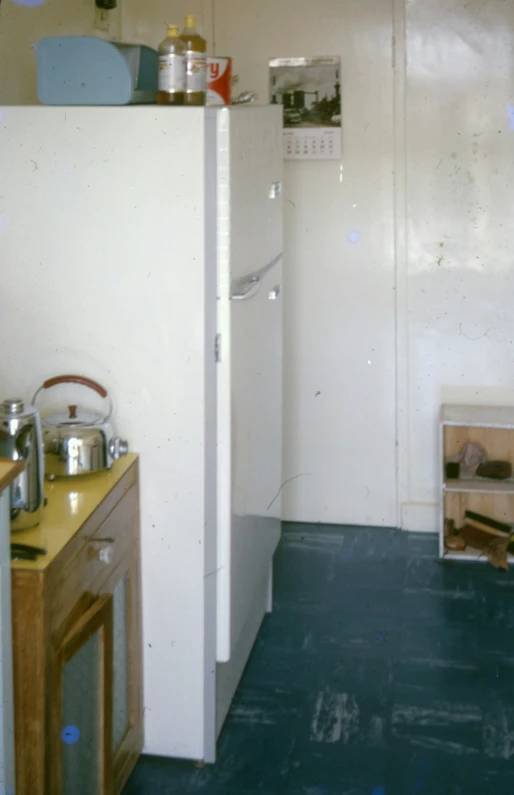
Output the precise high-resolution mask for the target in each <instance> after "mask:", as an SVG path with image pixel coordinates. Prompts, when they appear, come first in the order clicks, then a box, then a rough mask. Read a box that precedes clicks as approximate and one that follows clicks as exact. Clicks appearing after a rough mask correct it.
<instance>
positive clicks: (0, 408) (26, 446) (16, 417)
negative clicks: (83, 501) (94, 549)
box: [0, 398, 44, 530]
mask: <svg viewBox="0 0 514 795" xmlns="http://www.w3.org/2000/svg"><path fill="white" fill-rule="evenodd" d="M0 457H1V458H10V459H11V461H21V460H22V461H24V462H25V469H24V470H23V472H21V473H20V474H19V475H18V477H17V478H16V479H15V480H13V482H12V483H11V486H10V491H11V530H27V529H28V528H29V527H35V526H36V525H38V524H39V522H40V521H41V511H42V507H43V501H44V495H43V478H44V459H43V443H42V434H41V421H40V418H39V413H38V411H37V409H36V408H35V407H34V406H29V405H25V403H24V402H23V400H21V399H20V398H11V399H9V400H4V402H3V403H2V404H0Z"/></svg>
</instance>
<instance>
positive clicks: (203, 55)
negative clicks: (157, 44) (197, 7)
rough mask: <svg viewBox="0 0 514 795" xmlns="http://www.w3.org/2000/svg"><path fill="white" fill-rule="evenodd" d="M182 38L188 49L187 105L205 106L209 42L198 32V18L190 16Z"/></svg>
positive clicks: (186, 20) (187, 17)
mask: <svg viewBox="0 0 514 795" xmlns="http://www.w3.org/2000/svg"><path fill="white" fill-rule="evenodd" d="M180 38H181V40H182V42H183V43H184V45H185V48H186V98H185V104H186V105H205V96H206V93H207V42H206V41H205V39H204V38H202V37H201V36H200V34H199V33H198V32H197V30H196V17H195V15H194V14H188V15H187V16H186V18H185V23H184V30H183V31H182V33H181V34H180Z"/></svg>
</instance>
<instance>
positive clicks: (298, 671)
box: [125, 525, 514, 795]
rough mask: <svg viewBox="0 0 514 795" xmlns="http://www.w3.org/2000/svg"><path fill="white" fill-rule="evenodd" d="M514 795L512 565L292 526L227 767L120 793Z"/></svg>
mask: <svg viewBox="0 0 514 795" xmlns="http://www.w3.org/2000/svg"><path fill="white" fill-rule="evenodd" d="M284 792H285V793H289V795H300V794H301V795H475V794H476V795H489V793H491V795H493V794H494V795H514V572H513V571H512V570H511V571H510V572H508V573H507V572H502V571H497V570H496V569H493V568H492V567H491V566H490V565H489V564H485V563H475V564H464V563H453V564H452V563H445V564H441V563H439V562H438V561H437V538H436V536H435V535H420V534H411V533H402V532H399V531H394V530H384V529H367V528H334V527H326V526H307V525H286V526H285V527H284V535H283V539H282V542H281V545H280V547H279V550H278V552H277V555H276V561H275V602H274V612H273V614H272V615H270V616H267V617H266V619H265V621H264V624H263V626H262V628H261V631H260V634H259V636H258V638H257V642H256V644H255V647H254V650H253V652H252V655H251V658H250V660H249V662H248V666H247V668H246V671H245V673H244V675H243V679H242V681H241V685H240V687H239V690H238V692H237V694H236V697H235V699H234V703H233V706H232V710H231V712H230V715H229V717H228V719H227V723H226V725H225V728H224V730H223V732H222V735H221V738H220V742H219V751H218V762H217V764H216V765H215V766H206V767H196V766H195V765H193V764H192V763H185V762H174V761H171V760H166V759H159V758H155V757H142V758H141V760H140V761H139V763H138V765H137V767H136V769H135V771H134V773H133V775H132V777H131V779H130V781H129V783H128V785H127V787H126V789H125V795H167V794H168V793H176V795H189V793H208V794H209V795H256V794H257V793H266V794H267V795H277V794H278V793H284Z"/></svg>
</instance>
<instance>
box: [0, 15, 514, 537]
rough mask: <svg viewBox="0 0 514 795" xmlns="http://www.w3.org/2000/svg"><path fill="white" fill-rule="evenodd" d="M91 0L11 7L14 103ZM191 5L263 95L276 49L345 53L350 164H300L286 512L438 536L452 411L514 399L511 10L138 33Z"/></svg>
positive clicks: (270, 18)
mask: <svg viewBox="0 0 514 795" xmlns="http://www.w3.org/2000/svg"><path fill="white" fill-rule="evenodd" d="M91 3H92V0H91ZM90 7H91V6H90V4H89V0H75V3H72V4H71V6H70V5H69V4H68V3H67V2H65V0H46V3H44V4H43V6H41V7H40V8H37V9H27V8H20V7H18V6H17V5H16V4H15V3H13V2H12V1H11V2H8V3H6V2H4V3H2V5H1V6H0V9H1V10H0V75H1V77H0V80H1V82H0V102H4V103H6V102H7V103H8V102H13V101H20V102H30V101H33V100H34V96H35V94H34V87H33V86H34V71H33V64H32V59H33V52H32V51H31V50H30V42H32V41H33V40H35V39H37V38H39V37H40V36H41V35H49V34H50V33H57V32H63V33H73V32H78V28H80V27H81V26H86V25H87V24H89V23H87V19H90V14H89V10H90ZM405 8H406V11H405ZM189 10H192V11H196V13H197V14H198V16H199V20H200V23H201V25H202V28H203V30H204V33H205V35H206V36H207V38H208V39H209V41H210V43H211V48H212V46H214V47H215V50H216V52H218V53H219V54H227V53H230V54H232V55H233V56H234V58H235V62H234V66H235V71H236V72H237V74H238V75H239V77H240V87H241V88H255V89H256V90H258V92H259V94H260V97H261V99H262V100H264V99H265V98H266V97H267V59H268V57H269V56H280V55H284V56H285V55H294V54H300V55H304V54H305V55H309V54H323V53H326V54H337V53H339V54H340V55H341V57H342V63H343V69H342V82H343V102H344V109H343V119H344V128H343V163H342V165H343V169H342V172H341V170H340V166H339V164H338V163H330V162H326V163H287V164H286V169H285V195H286V199H287V201H286V229H285V255H286V260H285V292H284V295H285V316H286V328H285V332H286V357H285V358H286V374H285V375H286V406H287V412H286V418H285V427H286V439H285V470H284V480H286V479H288V478H292V477H295V476H296V475H300V477H298V478H297V479H296V480H292V481H291V482H289V483H288V484H287V485H286V486H285V487H284V491H283V497H284V510H285V517H286V518H289V519H298V520H309V521H324V522H355V523H374V524H394V523H396V522H397V521H398V522H399V523H401V524H402V525H403V526H405V527H409V528H413V529H433V528H434V527H435V522H436V514H435V503H436V500H437V481H438V477H437V450H436V445H437V442H436V439H437V435H436V424H437V414H438V408H439V404H440V403H441V401H442V400H456V401H480V402H509V403H510V402H512V400H513V399H514V379H513V373H512V371H511V368H512V365H511V363H510V358H509V353H510V346H511V339H514V333H513V332H514V321H513V320H512V318H511V314H510V313H509V312H508V307H507V302H509V299H510V290H509V285H510V271H509V255H510V251H509V246H510V245H511V243H512V240H511V235H512V233H511V232H510V230H509V223H508V214H509V210H510V204H511V201H510V197H511V185H512V169H513V165H512V158H511V154H510V135H511V134H512V130H511V129H510V124H512V122H510V121H509V117H508V106H509V105H514V89H513V80H514V69H513V63H512V51H513V50H512V44H513V35H514V34H513V33H512V31H513V30H514V4H513V3H508V2H505V0H487V1H486V0H430V2H428V0H425V2H421V1H419V2H416V3H413V2H408V3H405V0H394V2H393V3H391V0H360V1H359V0H319V2H317V3H315V4H314V3H311V2H307V0H258V1H257V0H256V2H253V3H248V2H247V0H214V2H213V1H212V0H191V2H188V1H187V0H175V2H170V0H151V1H150V0H149V2H148V3H146V4H145V5H144V6H143V5H142V4H141V3H139V2H136V0H120V24H121V26H122V27H121V35H122V38H124V39H125V40H133V41H141V42H144V43H148V44H153V45H155V44H156V43H157V42H158V41H159V40H160V38H161V37H162V35H163V28H164V23H165V22H166V21H168V20H171V21H173V19H174V20H175V21H177V22H180V21H181V18H182V15H183V14H184V13H185V12H186V11H189ZM405 23H406V33H405V38H404V35H403V26H404V24H405ZM29 24H31V25H32V32H31V33H30V35H29V33H28V31H29V29H30V28H29ZM84 32H88V31H87V30H85V29H84ZM393 33H394V35H395V38H396V42H395V47H393V42H392V39H393ZM114 35H115V34H114ZM6 53H7V54H8V58H9V60H8V65H10V68H9V69H8V70H7V71H6V70H5V68H3V64H4V63H5V62H6V60H5V59H6V58H7V55H6ZM393 61H394V62H395V68H393ZM406 64H407V66H406ZM500 130H501V132H499V131H500ZM393 172H394V173H393ZM341 177H342V181H341ZM354 205H355V206H354ZM350 230H358V231H359V233H360V235H361V237H360V241H359V243H358V244H354V245H352V244H349V243H348V242H347V237H346V236H347V233H348V231H350ZM394 232H396V234H394ZM441 243H444V246H441V245H440V244H441ZM441 257H442V259H441ZM395 288H396V289H395ZM395 298H396V307H395ZM395 310H397V311H396V313H395ZM445 313H446V314H445ZM396 350H397V356H395V351H396ZM368 362H370V363H369V364H368ZM317 392H320V393H321V394H319V395H318V396H317V397H315V395H316V393H317ZM395 444H397V447H396V448H395ZM396 458H397V460H396ZM396 464H398V494H397V492H396V485H397V484H396V478H395V469H396Z"/></svg>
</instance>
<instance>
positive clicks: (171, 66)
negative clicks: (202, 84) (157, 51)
mask: <svg viewBox="0 0 514 795" xmlns="http://www.w3.org/2000/svg"><path fill="white" fill-rule="evenodd" d="M185 90H186V63H185V58H184V56H183V55H160V56H159V91H166V92H167V93H168V94H173V93H175V92H176V91H185Z"/></svg>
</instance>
